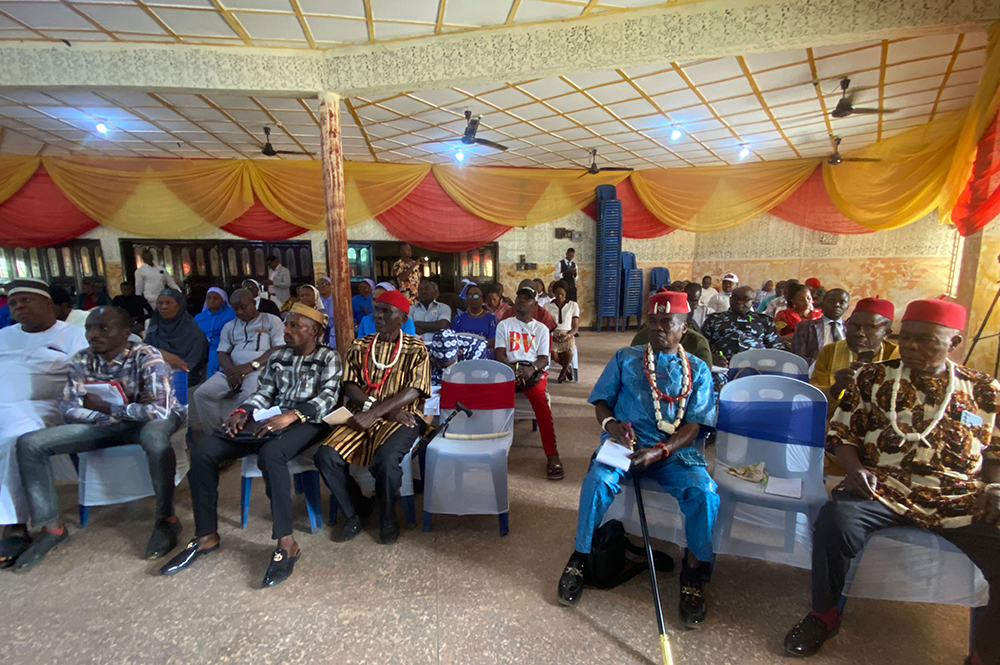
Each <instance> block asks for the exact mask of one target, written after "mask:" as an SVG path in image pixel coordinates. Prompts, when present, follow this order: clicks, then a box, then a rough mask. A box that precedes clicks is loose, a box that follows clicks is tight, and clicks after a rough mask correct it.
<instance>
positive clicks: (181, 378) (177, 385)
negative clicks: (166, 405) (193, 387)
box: [174, 370, 188, 406]
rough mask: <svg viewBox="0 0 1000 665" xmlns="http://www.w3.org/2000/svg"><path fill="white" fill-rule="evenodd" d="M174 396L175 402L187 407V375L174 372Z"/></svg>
mask: <svg viewBox="0 0 1000 665" xmlns="http://www.w3.org/2000/svg"><path fill="white" fill-rule="evenodd" d="M174 394H176V395H177V401H178V402H180V403H181V404H183V405H184V406H187V403H188V373H187V372H182V371H180V370H178V371H176V372H174Z"/></svg>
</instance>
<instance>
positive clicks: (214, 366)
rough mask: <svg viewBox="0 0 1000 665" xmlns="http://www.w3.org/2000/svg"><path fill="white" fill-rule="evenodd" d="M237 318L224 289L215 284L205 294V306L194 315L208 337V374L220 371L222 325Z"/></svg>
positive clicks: (195, 320)
mask: <svg viewBox="0 0 1000 665" xmlns="http://www.w3.org/2000/svg"><path fill="white" fill-rule="evenodd" d="M235 318H236V313H235V312H234V311H233V308H232V307H230V306H229V297H228V296H227V295H226V292H225V291H223V290H222V289H220V288H218V287H216V286H213V287H212V288H210V289H209V290H208V293H206V294H205V306H204V307H203V308H202V310H201V312H199V313H198V315H197V316H195V317H194V322H195V323H197V324H198V327H199V328H201V330H202V332H203V333H205V337H207V338H208V366H207V372H208V373H207V375H206V376H212V375H213V374H215V373H216V372H217V371H219V340H220V339H221V336H222V327H223V326H224V325H226V324H227V323H229V322H230V321H232V320H233V319H235Z"/></svg>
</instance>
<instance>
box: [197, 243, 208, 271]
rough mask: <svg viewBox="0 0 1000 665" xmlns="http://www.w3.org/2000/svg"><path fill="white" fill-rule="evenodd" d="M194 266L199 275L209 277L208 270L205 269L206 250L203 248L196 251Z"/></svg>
mask: <svg viewBox="0 0 1000 665" xmlns="http://www.w3.org/2000/svg"><path fill="white" fill-rule="evenodd" d="M194 265H195V267H196V268H197V270H198V274H199V275H207V274H208V268H206V267H205V250H203V249H202V248H201V247H199V248H197V249H196V250H194Z"/></svg>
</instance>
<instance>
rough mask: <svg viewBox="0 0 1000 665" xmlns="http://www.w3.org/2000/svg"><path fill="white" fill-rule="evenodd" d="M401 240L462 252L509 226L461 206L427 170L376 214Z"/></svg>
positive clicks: (441, 250) (419, 245)
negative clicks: (403, 195) (406, 191)
mask: <svg viewBox="0 0 1000 665" xmlns="http://www.w3.org/2000/svg"><path fill="white" fill-rule="evenodd" d="M378 221H379V222H381V223H382V226H384V227H385V228H386V230H387V231H388V232H389V233H391V234H392V235H393V236H395V237H396V238H399V239H400V240H402V241H403V242H408V243H412V244H414V245H417V246H418V247H426V248H427V249H432V250H434V251H437V252H464V251H465V250H469V249H475V248H476V247H481V246H482V245H485V244H486V243H488V242H493V241H494V240H496V239H497V238H499V237H500V236H502V235H503V234H505V233H507V231H510V230H511V228H512V227H510V226H504V225H503V224H494V223H493V222H490V221H487V220H485V219H483V218H482V217H478V216H476V215H473V214H472V213H470V212H467V211H466V210H464V209H463V208H461V207H460V206H459V205H458V204H457V203H455V202H454V201H453V200H452V198H451V197H450V196H448V194H447V193H445V191H444V190H443V189H441V185H439V184H438V181H437V179H436V178H435V177H434V174H433V173H428V174H427V176H426V177H424V179H423V180H422V181H421V182H420V184H419V185H417V187H416V188H415V189H414V190H413V191H412V192H410V194H409V195H408V196H407V197H406V198H405V199H403V200H402V201H400V202H399V203H397V204H396V205H394V206H393V207H391V208H389V209H388V210H386V211H385V212H383V213H382V214H381V215H379V216H378Z"/></svg>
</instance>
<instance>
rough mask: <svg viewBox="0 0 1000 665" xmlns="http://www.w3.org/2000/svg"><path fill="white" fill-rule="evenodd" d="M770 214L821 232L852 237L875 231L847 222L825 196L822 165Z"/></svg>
mask: <svg viewBox="0 0 1000 665" xmlns="http://www.w3.org/2000/svg"><path fill="white" fill-rule="evenodd" d="M770 213H771V214H772V215H774V216H775V217H778V218H780V219H783V220H785V221H786V222H789V223H791V224H795V225H796V226H802V227H805V228H807V229H812V230H814V231H823V232H824V233H837V234H840V235H851V234H857V233H874V232H875V231H874V230H873V229H869V228H866V227H864V226H861V225H860V224H858V223H856V222H852V221H851V220H849V219H847V218H846V217H844V215H843V213H841V212H840V210H839V209H838V208H837V206H835V205H834V204H833V201H831V200H830V195H829V194H827V193H826V185H825V184H823V165H822V164H821V165H819V166H817V167H816V170H815V171H813V173H812V175H811V176H809V177H808V178H806V181H805V182H804V183H802V186H801V187H799V188H798V189H797V190H795V193H794V194H792V195H791V196H789V197H788V198H787V199H785V200H784V201H782V202H781V203H779V204H778V205H776V206H774V207H773V208H771V210H770Z"/></svg>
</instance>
